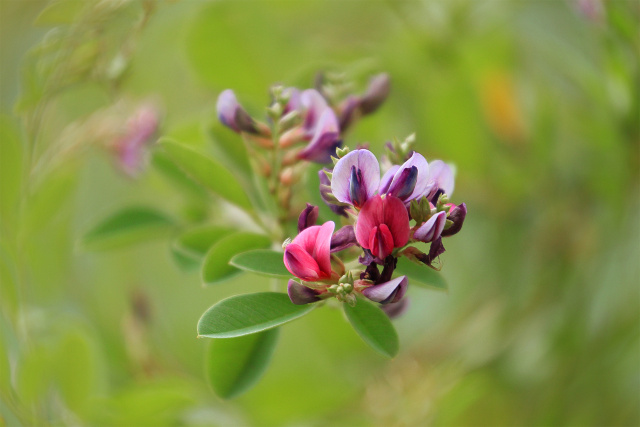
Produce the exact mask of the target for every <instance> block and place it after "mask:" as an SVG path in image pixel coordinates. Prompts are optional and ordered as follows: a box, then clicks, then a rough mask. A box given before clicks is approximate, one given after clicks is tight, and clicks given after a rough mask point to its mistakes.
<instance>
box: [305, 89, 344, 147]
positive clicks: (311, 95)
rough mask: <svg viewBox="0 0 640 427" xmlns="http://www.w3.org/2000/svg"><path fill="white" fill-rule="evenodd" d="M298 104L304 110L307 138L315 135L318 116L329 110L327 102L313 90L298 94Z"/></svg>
mask: <svg viewBox="0 0 640 427" xmlns="http://www.w3.org/2000/svg"><path fill="white" fill-rule="evenodd" d="M300 104H301V105H302V108H304V109H305V110H306V112H305V116H304V128H305V130H306V132H307V134H308V135H309V136H311V135H313V134H314V133H315V130H316V127H317V125H318V122H319V120H320V116H321V115H322V113H324V111H325V110H327V109H328V108H329V105H328V104H327V101H326V100H325V99H324V97H323V96H322V95H320V92H318V91H317V90H315V89H307V90H305V91H303V92H302V93H301V94H300ZM336 123H337V120H336Z"/></svg>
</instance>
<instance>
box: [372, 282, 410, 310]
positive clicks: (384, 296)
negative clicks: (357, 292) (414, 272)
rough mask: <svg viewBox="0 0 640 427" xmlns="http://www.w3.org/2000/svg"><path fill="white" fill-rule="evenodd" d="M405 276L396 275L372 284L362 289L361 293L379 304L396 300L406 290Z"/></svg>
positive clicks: (400, 297) (398, 299) (399, 298)
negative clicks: (383, 281) (382, 281)
mask: <svg viewBox="0 0 640 427" xmlns="http://www.w3.org/2000/svg"><path fill="white" fill-rule="evenodd" d="M407 284H408V280H407V276H400V277H396V278H395V279H391V280H389V281H388V282H385V283H381V284H379V285H373V286H370V287H368V288H366V289H365V290H363V291H362V295H364V296H365V297H367V298H369V299H370V300H371V301H375V302H379V303H380V304H389V303H394V302H398V301H400V300H401V299H402V297H403V296H404V294H405V293H406V292H407Z"/></svg>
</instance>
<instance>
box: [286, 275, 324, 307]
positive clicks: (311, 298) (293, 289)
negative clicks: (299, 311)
mask: <svg viewBox="0 0 640 427" xmlns="http://www.w3.org/2000/svg"><path fill="white" fill-rule="evenodd" d="M287 293H288V294H289V299H290V300H291V302H292V303H294V304H296V305H305V304H309V303H312V302H316V301H320V299H321V298H320V297H319V296H318V294H317V293H316V291H314V290H313V289H310V288H307V287H306V286H304V285H301V284H300V283H298V282H297V281H295V280H293V279H289V284H288V285H287Z"/></svg>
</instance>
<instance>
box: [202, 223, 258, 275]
mask: <svg viewBox="0 0 640 427" xmlns="http://www.w3.org/2000/svg"><path fill="white" fill-rule="evenodd" d="M270 245H271V240H270V239H269V238H268V237H267V236H265V235H263V234H255V233H248V232H239V233H233V234H229V235H227V236H225V237H223V238H221V239H220V240H218V241H217V242H216V243H215V244H214V245H213V246H212V247H211V249H209V251H208V252H207V254H206V255H205V258H204V264H203V265H202V282H203V283H204V284H205V285H210V284H213V283H217V282H221V281H223V280H227V279H230V278H231V277H233V276H235V275H236V274H238V273H239V272H240V270H238V269H237V268H235V267H233V266H231V265H229V261H230V260H231V258H233V256H234V255H236V254H239V253H241V252H245V251H248V250H250V249H263V248H268V247H269V246H270Z"/></svg>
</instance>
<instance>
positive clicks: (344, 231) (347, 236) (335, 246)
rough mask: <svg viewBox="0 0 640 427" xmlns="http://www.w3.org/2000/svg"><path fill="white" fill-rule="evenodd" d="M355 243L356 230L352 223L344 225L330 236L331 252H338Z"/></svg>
mask: <svg viewBox="0 0 640 427" xmlns="http://www.w3.org/2000/svg"><path fill="white" fill-rule="evenodd" d="M357 244H358V242H357V240H356V232H355V230H354V228H353V225H345V226H344V227H342V228H341V229H340V230H338V231H336V232H335V233H334V234H333V237H332V238H331V252H339V251H341V250H343V249H346V248H349V247H351V246H354V245H357Z"/></svg>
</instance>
